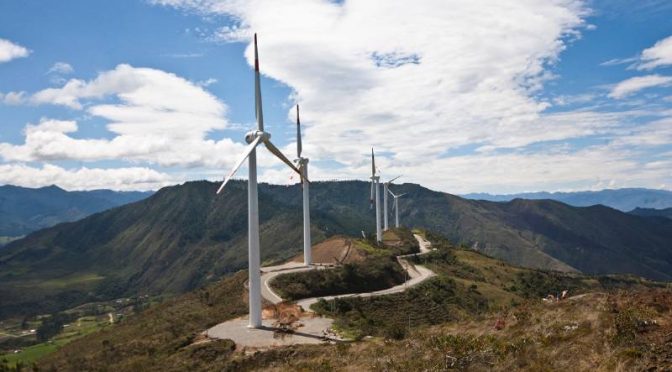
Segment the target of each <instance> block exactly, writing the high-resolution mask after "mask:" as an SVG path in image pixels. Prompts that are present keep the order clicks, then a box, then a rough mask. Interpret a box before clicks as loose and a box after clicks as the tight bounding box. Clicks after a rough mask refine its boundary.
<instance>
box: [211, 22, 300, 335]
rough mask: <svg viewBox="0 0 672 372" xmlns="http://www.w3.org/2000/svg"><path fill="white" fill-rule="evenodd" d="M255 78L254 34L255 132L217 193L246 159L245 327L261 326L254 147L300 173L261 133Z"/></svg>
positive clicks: (258, 84) (258, 87)
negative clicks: (261, 146) (247, 316)
mask: <svg viewBox="0 0 672 372" xmlns="http://www.w3.org/2000/svg"><path fill="white" fill-rule="evenodd" d="M260 80H261V79H260V76H259V53H258V51H257V34H254V107H255V116H256V118H257V130H253V131H250V132H248V133H247V134H246V135H245V141H246V142H247V143H248V145H247V147H246V148H245V151H244V152H243V154H242V156H241V157H240V158H239V159H238V161H237V162H236V165H235V166H234V167H233V169H232V170H231V172H229V174H228V175H227V176H226V178H224V182H222V186H220V187H219V190H217V194H219V193H220V192H221V191H222V189H224V186H226V184H227V183H228V182H229V180H231V178H232V177H233V175H234V174H236V171H237V170H238V168H240V166H241V165H243V163H244V162H245V159H247V160H248V171H249V176H248V180H247V214H248V215H247V218H248V224H247V238H248V259H249V281H248V285H249V296H250V297H249V303H250V322H249V325H248V327H250V328H259V327H261V275H260V266H261V262H260V258H259V197H258V194H257V151H256V149H257V145H259V143H261V142H263V143H264V146H266V148H267V149H268V151H270V152H271V153H273V155H275V156H277V157H278V158H279V159H280V160H282V161H283V162H284V163H285V164H287V165H288V166H289V167H290V168H292V169H293V170H294V171H295V172H297V173H299V175H300V174H301V171H300V170H299V169H297V168H296V167H295V166H294V164H292V162H291V161H290V160H289V159H287V157H285V155H283V154H282V152H280V150H278V148H277V147H275V145H273V143H271V134H270V133H267V132H264V114H263V111H262V108H261V82H260Z"/></svg>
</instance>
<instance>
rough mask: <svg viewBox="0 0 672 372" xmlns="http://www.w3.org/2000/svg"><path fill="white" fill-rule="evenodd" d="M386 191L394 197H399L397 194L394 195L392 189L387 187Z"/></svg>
mask: <svg viewBox="0 0 672 372" xmlns="http://www.w3.org/2000/svg"><path fill="white" fill-rule="evenodd" d="M387 192H389V193H390V194H392V196H393V197H394V198H395V199H396V198H398V197H399V195H394V193H393V192H392V190H390V189H387Z"/></svg>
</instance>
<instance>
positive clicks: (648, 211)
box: [629, 208, 672, 219]
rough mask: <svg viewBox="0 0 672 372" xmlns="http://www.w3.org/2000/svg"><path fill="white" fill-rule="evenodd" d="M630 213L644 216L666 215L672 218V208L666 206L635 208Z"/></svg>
mask: <svg viewBox="0 0 672 372" xmlns="http://www.w3.org/2000/svg"><path fill="white" fill-rule="evenodd" d="M629 213H630V214H634V215H636V216H643V217H665V218H670V219H672V208H665V209H652V208H635V209H633V210H631V211H630V212H629Z"/></svg>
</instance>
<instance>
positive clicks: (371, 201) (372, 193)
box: [369, 179, 375, 209]
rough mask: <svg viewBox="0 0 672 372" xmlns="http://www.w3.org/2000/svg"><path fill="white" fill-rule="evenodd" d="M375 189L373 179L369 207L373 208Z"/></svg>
mask: <svg viewBox="0 0 672 372" xmlns="http://www.w3.org/2000/svg"><path fill="white" fill-rule="evenodd" d="M374 192H375V191H374V189H373V179H372V180H371V199H369V209H373V198H374Z"/></svg>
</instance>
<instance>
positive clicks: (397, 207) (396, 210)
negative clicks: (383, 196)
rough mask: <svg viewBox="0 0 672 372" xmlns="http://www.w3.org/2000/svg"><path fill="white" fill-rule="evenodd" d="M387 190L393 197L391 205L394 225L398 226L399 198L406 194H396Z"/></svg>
mask: <svg viewBox="0 0 672 372" xmlns="http://www.w3.org/2000/svg"><path fill="white" fill-rule="evenodd" d="M388 192H389V193H390V195H392V198H394V202H393V203H394V204H393V205H392V209H393V210H394V222H395V223H394V226H395V227H399V198H401V197H402V196H404V195H406V193H403V194H399V195H396V194H395V193H393V192H392V191H391V190H388Z"/></svg>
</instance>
